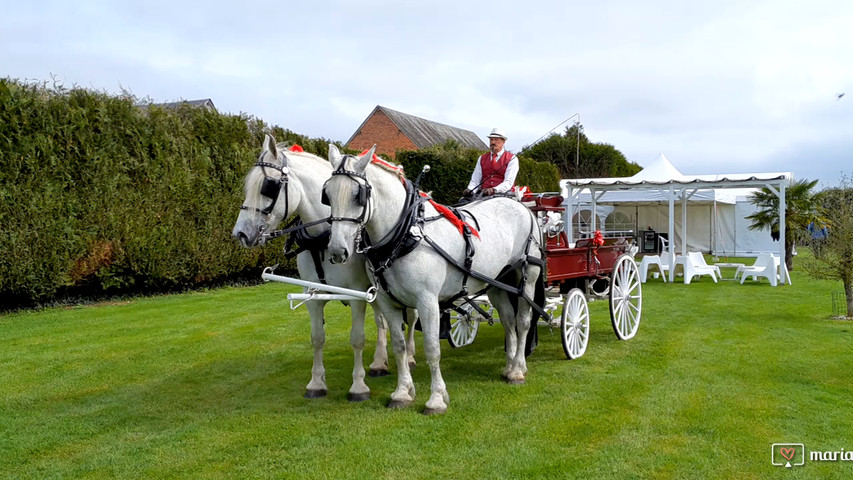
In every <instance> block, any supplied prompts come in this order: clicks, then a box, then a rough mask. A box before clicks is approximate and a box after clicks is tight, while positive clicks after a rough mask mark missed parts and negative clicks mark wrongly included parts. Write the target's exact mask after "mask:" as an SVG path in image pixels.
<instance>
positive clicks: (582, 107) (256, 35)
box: [0, 0, 853, 178]
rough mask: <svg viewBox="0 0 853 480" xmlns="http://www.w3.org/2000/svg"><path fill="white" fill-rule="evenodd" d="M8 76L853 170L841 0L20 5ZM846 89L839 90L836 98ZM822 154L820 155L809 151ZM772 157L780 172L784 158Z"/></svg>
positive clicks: (709, 161)
mask: <svg viewBox="0 0 853 480" xmlns="http://www.w3.org/2000/svg"><path fill="white" fill-rule="evenodd" d="M6 10H7V12H4V16H3V17H2V18H0V65H2V70H0V74H2V75H4V76H9V77H12V78H23V79H30V80H49V77H50V75H51V74H56V75H57V77H58V79H59V80H60V81H64V82H66V84H69V85H70V84H76V85H80V86H85V87H89V88H94V89H98V90H108V91H113V92H116V91H118V90H119V89H120V88H126V89H128V90H130V91H131V92H133V93H134V94H136V95H137V96H140V97H151V99H152V100H154V101H171V100H176V99H180V98H185V99H192V98H208V97H209V98H212V99H213V101H214V103H215V104H216V105H217V106H218V107H219V108H220V109H221V110H223V111H227V112H232V113H237V112H245V113H250V114H253V115H255V116H258V117H260V118H262V119H264V120H265V121H266V122H268V123H273V124H279V125H281V126H283V127H285V128H289V129H291V130H294V131H296V132H299V133H303V134H306V135H310V136H316V137H325V138H330V139H333V140H342V141H344V140H347V139H348V138H349V137H350V135H351V134H352V133H353V131H354V130H355V129H356V128H357V127H358V125H359V124H360V123H361V122H362V121H363V120H364V118H365V117H366V116H367V115H368V114H369V113H370V111H371V110H372V109H373V107H375V106H376V105H377V104H379V105H384V106H387V107H389V108H393V109H397V110H400V111H403V112H406V113H410V114H413V115H418V116H421V117H425V118H429V119H431V120H435V121H439V122H442V123H447V124H451V125H455V126H459V127H462V128H467V129H470V130H472V131H474V132H476V133H478V134H481V135H483V136H485V133H486V132H488V130H489V129H491V128H492V127H494V126H501V127H503V128H505V129H506V130H507V131H508V132H509V133H510V140H509V142H508V145H509V147H510V148H511V149H516V150H518V149H520V148H521V147H523V146H524V145H526V144H528V143H530V142H532V141H534V140H536V139H537V138H539V137H540V136H541V135H542V134H544V133H546V132H547V131H548V130H549V129H551V128H552V127H553V126H554V125H556V124H557V123H559V122H561V121H563V120H565V119H566V118H568V117H569V116H571V115H572V114H574V113H580V116H581V122H582V123H583V125H584V128H585V131H586V133H587V135H588V136H589V137H590V139H591V140H592V141H596V142H604V143H609V144H612V145H614V146H615V147H616V148H617V149H619V150H620V151H622V152H623V153H625V155H626V156H627V157H628V159H629V160H631V161H634V162H637V163H640V164H641V165H642V164H644V163H647V162H648V161H651V160H653V159H654V158H655V157H656V156H657V154H658V153H659V152H664V153H665V154H666V155H667V156H668V157H669V158H670V159H671V160H672V161H673V162H675V163H676V165H677V166H678V167H679V168H680V169H681V170H682V171H684V172H687V173H712V172H714V171H718V170H721V169H726V170H731V171H730V172H725V173H736V172H743V171H758V170H765V171H766V170H770V171H776V170H780V169H784V170H793V171H794V172H795V173H796V174H797V175H798V176H800V177H812V176H814V175H813V174H812V173H811V172H816V173H819V174H820V175H826V176H828V178H830V177H833V176H836V177H837V171H841V170H842V169H843V168H848V169H849V168H850V167H848V165H851V164H853V162H851V161H850V154H849V153H848V152H850V151H851V150H850V147H851V145H850V140H848V137H850V135H849V132H850V131H851V127H853V103H851V102H853V64H851V63H850V62H849V61H848V58H849V56H850V53H849V51H850V48H851V46H853V29H851V28H850V25H853V4H850V3H849V2H848V3H843V2H837V1H831V0H815V1H813V2H810V3H809V4H808V5H805V4H803V3H802V2H797V1H795V0H780V1H773V2H770V1H766V0H765V1H761V2H759V3H755V2H751V3H744V2H736V1H734V0H721V1H719V2H716V3H707V4H696V3H695V2H676V1H667V0H651V1H649V2H642V3H638V2H628V1H623V0H604V1H601V2H594V3H590V2H587V3H577V2H557V1H548V2H536V3H532V4H531V3H523V2H522V3H519V2H516V1H508V0H496V1H491V2H476V1H475V2H458V1H447V0H434V1H432V2H398V1H391V0H368V1H359V2H355V1H344V0H339V1H318V2H299V3H292V2H274V1H262V2H259V1H255V2H251V3H249V4H246V3H243V4H235V3H233V2H221V1H217V0H212V1H211V2H208V3H207V4H205V5H204V6H203V8H200V7H199V6H198V5H197V4H195V3H190V2H182V1H168V2H167V1H162V0H153V1H150V2H144V3H138V2H112V1H109V2H108V1H106V0H103V1H99V0H86V1H82V2H75V3H73V4H71V3H68V2H59V1H55V0H47V1H45V2H40V3H32V2H30V3H26V2H18V3H16V4H13V5H10V6H8V7H7V8H6ZM847 90H849V91H850V92H849V94H848V95H847V96H845V97H844V98H842V99H840V100H836V94H837V93H840V92H845V91H847ZM810 152H813V154H814V155H816V156H819V157H820V158H819V161H818V160H816V159H814V158H812V157H811V156H810ZM779 167H784V168H779Z"/></svg>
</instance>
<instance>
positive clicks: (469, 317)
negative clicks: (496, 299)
mask: <svg viewBox="0 0 853 480" xmlns="http://www.w3.org/2000/svg"><path fill="white" fill-rule="evenodd" d="M481 307H483V308H484V309H485V310H486V311H489V310H490V309H491V305H488V306H486V305H481ZM486 307H488V308H486ZM460 310H462V311H463V312H464V313H459V312H457V311H456V310H455V309H451V310H450V336H449V337H447V343H449V344H450V347H451V348H459V347H464V346H465V345H471V343H473V342H474V338H476V337H477V329H478V328H479V327H480V319H479V318H477V317H478V316H479V315H478V314H477V313H476V312H474V309H473V308H472V307H471V305H468V304H465V305H463V306H462V307H460ZM490 313H491V312H490Z"/></svg>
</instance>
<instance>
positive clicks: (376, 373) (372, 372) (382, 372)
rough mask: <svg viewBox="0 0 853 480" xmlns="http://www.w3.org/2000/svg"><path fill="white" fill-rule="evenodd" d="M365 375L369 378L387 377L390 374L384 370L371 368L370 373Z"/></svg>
mask: <svg viewBox="0 0 853 480" xmlns="http://www.w3.org/2000/svg"><path fill="white" fill-rule="evenodd" d="M367 375H368V376H370V377H374V378H376V377H387V376H388V375H391V372H389V371H388V370H386V369H384V368H371V369H370V371H368V372H367Z"/></svg>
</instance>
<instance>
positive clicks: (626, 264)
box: [610, 255, 643, 340]
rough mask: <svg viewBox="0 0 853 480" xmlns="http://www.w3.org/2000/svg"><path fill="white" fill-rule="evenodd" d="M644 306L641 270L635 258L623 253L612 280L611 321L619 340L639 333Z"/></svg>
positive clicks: (614, 268)
mask: <svg viewBox="0 0 853 480" xmlns="http://www.w3.org/2000/svg"><path fill="white" fill-rule="evenodd" d="M642 307H643V292H642V286H641V284H640V270H639V269H638V268H637V264H636V263H635V262H634V259H633V258H631V257H630V256H629V255H622V256H620V257H619V258H617V259H616V265H615V266H614V267H613V273H612V274H611V282H610V322H611V323H612V324H613V331H614V332H616V336H617V337H619V340H628V339H629V338H633V337H634V335H636V334H637V328H639V326H640V314H641V313H642Z"/></svg>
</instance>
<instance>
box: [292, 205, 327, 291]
mask: <svg viewBox="0 0 853 480" xmlns="http://www.w3.org/2000/svg"><path fill="white" fill-rule="evenodd" d="M322 220H323V221H325V220H326V219H322ZM317 223H319V222H311V223H308V224H303V223H302V219H300V218H299V217H296V218H295V219H293V220H292V221H291V222H290V223H288V224H287V226H288V227H290V228H287V229H285V230H286V231H289V232H293V233H294V234H293V235H290V236H289V237H288V238H287V242H285V244H284V251H285V253H284V255H285V256H286V257H287V258H293V257H294V256H296V255H299V254H300V253H302V252H304V251H306V250H307V251H308V252H309V253H311V259H312V260H313V261H314V270H315V271H316V273H317V278H319V279H320V283H322V284H324V285H325V284H326V271H325V269H324V268H323V256H324V253H325V251H326V249H327V248H329V239H330V238H331V233H332V232H331V230H325V231H323V233H321V234H320V235H318V236H316V237H313V236H311V235H309V234H308V231H307V230H306V229H305V228H306V227H308V226H311V225H314V224H317ZM292 225H295V227H291V226H292ZM285 230H279V231H285ZM294 244H295V245H296V249H293V246H294Z"/></svg>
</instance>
